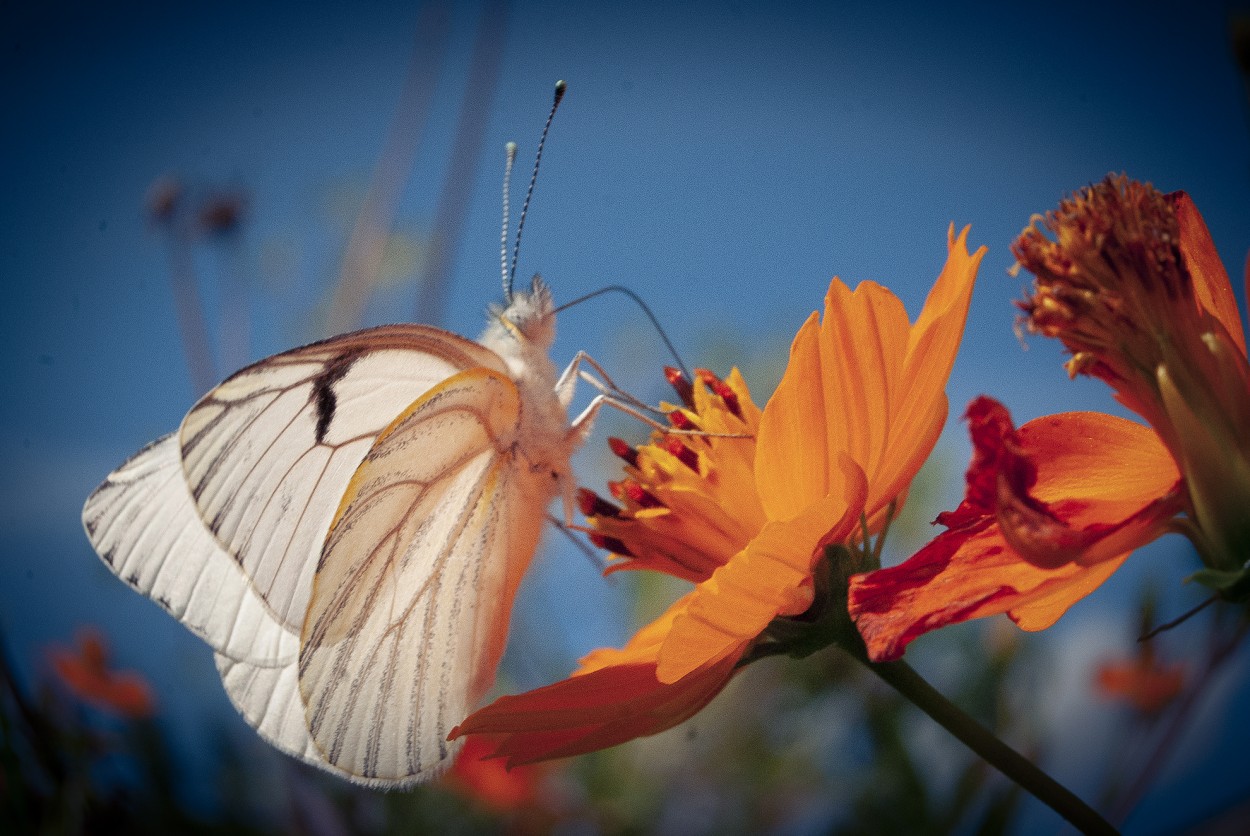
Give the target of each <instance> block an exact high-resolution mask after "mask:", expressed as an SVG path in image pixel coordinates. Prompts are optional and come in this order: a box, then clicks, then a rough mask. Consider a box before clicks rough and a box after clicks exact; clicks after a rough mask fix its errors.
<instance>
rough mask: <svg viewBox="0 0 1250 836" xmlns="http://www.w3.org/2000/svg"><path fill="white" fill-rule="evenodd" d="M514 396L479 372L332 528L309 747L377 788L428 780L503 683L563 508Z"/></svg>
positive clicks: (389, 443) (394, 440) (399, 441)
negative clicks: (551, 528) (521, 613)
mask: <svg viewBox="0 0 1250 836" xmlns="http://www.w3.org/2000/svg"><path fill="white" fill-rule="evenodd" d="M521 410H522V404H521V397H520V394H519V393H518V390H517V387H516V385H515V384H514V383H513V381H512V380H511V379H510V378H509V377H507V376H505V375H502V374H499V373H497V372H494V371H491V370H488V369H480V368H479V369H471V370H469V371H466V372H463V373H461V374H459V375H456V376H455V377H453V378H450V379H449V380H447V381H445V382H443V383H442V384H440V385H438V386H436V387H435V388H434V389H433V390H431V391H430V392H429V393H427V394H426V395H424V396H423V397H422V398H420V399H419V400H418V401H417V402H416V403H414V404H413V405H412V407H411V408H410V409H408V410H406V411H405V412H404V414H402V415H401V416H400V417H399V418H398V419H396V421H395V422H394V423H393V424H392V425H391V426H390V427H389V428H388V429H387V430H386V431H385V432H383V433H382V434H381V435H380V436H379V437H378V440H377V442H376V444H375V445H374V446H373V448H372V449H371V450H370V452H369V455H368V456H367V457H366V458H365V460H364V462H362V463H361V465H360V467H359V468H358V469H357V471H356V473H355V475H354V476H353V478H352V480H351V484H350V485H349V486H348V488H347V491H346V493H345V496H344V499H343V504H342V506H341V507H340V510H339V512H338V514H337V515H336V516H335V520H334V523H333V527H332V530H331V532H330V536H329V537H328V539H327V540H326V543H325V550H324V552H323V554H322V557H321V562H320V565H319V566H318V568H317V573H316V580H315V584H314V589H313V594H312V599H311V601H310V604H309V607H308V615H307V618H306V620H305V622H304V629H303V636H302V641H301V647H300V659H299V686H300V692H301V694H302V703H303V704H304V705H305V706H306V707H307V721H308V725H307V727H308V731H309V732H310V733H311V736H312V738H313V740H314V741H315V742H316V744H317V746H318V747H319V748H320V749H321V751H322V753H323V755H324V757H325V758H326V760H327V761H329V762H330V763H331V764H333V765H334V766H336V767H338V768H340V769H342V770H345V771H347V772H350V773H352V774H353V775H356V776H360V777H362V778H364V779H365V780H366V781H368V782H371V783H382V784H402V783H412V782H415V781H421V780H426V779H428V778H429V777H431V776H433V775H435V774H437V773H438V772H440V771H442V769H444V768H445V767H446V766H447V765H448V764H449V763H450V762H451V759H452V758H453V757H454V755H455V749H456V747H455V745H454V744H450V743H448V742H447V739H446V738H447V734H448V732H449V731H450V729H451V728H452V726H453V725H454V724H455V723H457V722H459V721H460V720H461V719H462V718H463V717H464V716H465V715H466V714H467V713H468V712H469V710H470V709H472V708H473V707H474V706H475V705H476V703H477V702H478V701H479V700H480V699H481V697H482V696H483V694H484V693H485V691H486V690H487V689H488V688H489V687H490V684H491V683H492V681H493V680H494V675H495V668H496V666H497V665H498V662H499V658H500V656H501V655H502V652H503V648H504V643H505V641H506V638H507V624H508V614H509V611H510V610H511V607H512V600H513V597H514V595H515V592H516V588H517V586H518V584H519V583H520V579H521V576H522V574H523V573H524V571H525V569H526V567H527V565H528V564H529V561H530V558H531V557H532V556H533V553H534V550H535V548H536V547H537V544H538V539H539V535H540V533H541V528H542V519H543V515H542V511H543V509H544V508H545V507H546V505H547V504H548V503H549V502H550V500H551V498H552V497H553V496H554V494H555V492H556V486H555V481H554V479H553V475H552V473H551V472H550V471H549V470H546V469H543V470H535V469H534V468H532V467H531V466H530V463H529V460H528V458H526V456H525V455H524V454H523V451H521V450H519V445H518V429H519V422H520V417H521Z"/></svg>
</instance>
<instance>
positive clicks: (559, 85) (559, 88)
mask: <svg viewBox="0 0 1250 836" xmlns="http://www.w3.org/2000/svg"><path fill="white" fill-rule="evenodd" d="M566 89H568V85H567V84H565V83H564V81H563V80H561V81H557V82H556V92H555V98H554V99H553V100H552V102H551V111H550V112H549V113H548V114H547V122H546V124H544V125H543V134H542V136H541V137H539V139H538V151H537V152H535V154H534V170H533V172H531V173H530V185H529V188H528V189H526V190H525V202H524V203H522V204H521V217H520V218H518V219H517V223H516V243H514V244H513V245H512V266H511V267H510V268H509V269H508V275H507V276H506V277H505V279H504V298H505V299H511V298H512V282H513V280H514V279H515V278H516V262H517V256H518V255H519V254H520V252H521V231H522V230H523V229H525V216H526V214H527V213H528V212H529V209H530V198H532V197H533V196H534V184H535V183H537V182H538V166H539V164H540V163H541V162H542V161H543V146H544V145H546V144H547V132H548V131H550V130H551V120H553V119H555V117H556V108H558V107H559V106H560V100H561V99H563V98H564V91H565V90H566Z"/></svg>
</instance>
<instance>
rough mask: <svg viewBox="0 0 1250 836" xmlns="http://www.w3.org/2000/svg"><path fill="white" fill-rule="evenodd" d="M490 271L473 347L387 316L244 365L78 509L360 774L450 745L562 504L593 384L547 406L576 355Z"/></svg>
mask: <svg viewBox="0 0 1250 836" xmlns="http://www.w3.org/2000/svg"><path fill="white" fill-rule="evenodd" d="M557 101H558V100H557ZM544 136H545V133H544ZM539 148H540V153H541V143H540V146H539ZM505 207H506V198H505ZM506 226H507V220H506V209H505V229H506ZM518 241H519V232H518ZM514 263H515V262H514ZM509 285H510V275H509V274H508V273H507V271H506V270H505V294H506V295H507V296H509V297H510V298H509V300H508V302H507V305H506V307H504V308H495V309H492V311H491V320H490V323H489V325H488V327H487V329H486V331H485V333H484V334H483V336H482V338H481V341H480V343H474V342H471V341H469V340H466V339H464V338H462V337H459V336H456V335H455V334H451V333H448V332H446V331H442V330H440V329H437V328H431V327H426V326H421V325H391V326H385V327H381V328H372V329H369V330H365V331H359V332H356V333H353V334H346V335H343V336H339V337H335V338H333V339H329V340H325V341H323V342H318V343H313V344H312V345H308V346H304V347H303V348H297V349H294V350H292V351H288V352H286V353H284V354H279V355H276V356H274V357H270V358H268V359H266V360H262V361H260V362H259V363H256V364H254V365H252V366H249V367H247V368H245V369H243V370H242V371H240V372H238V373H236V374H235V375H233V376H232V377H230V378H229V379H228V380H226V381H225V382H224V383H222V384H221V385H219V386H218V387H217V388H215V389H213V390H212V391H211V392H209V393H208V394H207V395H205V396H204V397H203V398H202V399H201V400H200V401H199V403H197V404H196V405H195V406H194V407H193V408H192V409H191V411H190V412H189V413H187V415H186V417H185V418H184V419H183V421H182V425H181V426H180V427H179V429H178V431H177V432H175V433H173V434H171V435H167V436H165V437H164V438H161V439H158V440H157V441H155V442H153V443H152V444H150V445H148V446H147V447H145V448H144V449H143V450H140V451H139V452H138V453H137V454H136V455H135V456H134V457H132V458H131V459H130V460H129V461H127V462H126V463H125V464H123V465H122V466H121V467H119V468H118V469H117V470H116V471H114V472H113V473H111V474H110V475H109V476H108V478H107V479H105V481H104V483H103V484H101V485H100V487H98V488H97V489H96V490H95V492H94V493H93V494H92V495H91V496H90V497H89V498H88V500H87V503H86V506H85V507H84V508H83V524H84V526H85V528H86V530H87V535H88V537H89V538H90V540H91V543H92V545H93V546H94V547H95V549H96V551H97V552H99V554H100V556H101V557H102V558H103V559H104V562H105V563H106V564H108V566H109V568H111V569H112V570H113V571H114V572H115V573H116V574H117V575H118V576H119V577H121V578H122V579H123V580H125V581H126V582H127V583H128V584H130V586H132V587H134V588H135V589H137V590H138V591H140V592H142V593H143V594H145V595H147V596H148V597H150V598H152V599H153V600H155V601H156V602H157V603H158V604H160V605H161V606H162V607H164V608H165V610H167V611H168V612H169V613H170V614H172V615H173V616H175V617H176V618H178V619H179V620H180V621H181V622H182V623H183V624H185V625H186V626H187V627H188V628H190V629H191V631H192V632H194V633H195V634H196V635H198V636H200V637H201V638H202V639H204V640H205V641H206V642H208V644H209V645H211V646H212V648H213V650H214V651H215V654H216V661H217V668H218V670H219V671H220V673H221V678H222V682H223V684H224V685H225V688H226V691H227V693H228V694H229V695H230V699H231V700H232V701H233V702H234V704H235V706H236V707H237V708H238V710H239V711H240V712H241V713H242V715H243V716H244V717H245V718H246V719H247V721H248V722H249V723H250V724H251V725H252V726H254V727H255V728H256V730H257V731H258V732H259V733H260V735H261V736H262V737H263V738H265V739H266V740H267V741H269V742H270V743H272V744H273V745H274V746H276V747H277V748H279V749H282V750H283V751H285V752H288V753H291V754H293V755H295V756H297V757H300V758H302V759H304V760H305V761H307V762H309V763H312V764H315V765H317V766H319V767H322V768H325V769H327V770H329V771H331V772H335V773H337V774H339V775H342V776H344V777H347V778H350V779H352V780H355V781H358V782H360V783H364V784H370V785H374V786H383V787H396V786H404V785H409V784H413V783H417V782H420V781H424V780H428V779H429V778H431V777H433V776H435V775H437V774H438V773H439V772H441V771H442V770H443V769H444V768H446V766H447V765H448V764H449V763H450V762H451V761H452V759H453V758H454V757H455V754H456V752H457V751H458V748H459V743H449V742H448V741H447V739H446V738H447V734H448V732H449V731H450V729H451V728H452V727H453V726H454V725H455V724H456V723H458V722H459V721H461V720H462V719H463V718H464V717H465V716H466V715H467V714H468V713H469V712H470V711H471V710H472V709H473V708H474V707H475V706H476V704H477V703H478V702H479V701H480V700H481V698H482V697H483V696H484V695H485V693H486V691H487V690H488V689H489V687H490V686H491V684H492V682H493V681H494V677H495V669H496V667H497V665H498V662H499V658H500V656H501V655H502V653H503V650H504V644H505V642H506V639H507V632H508V617H509V614H510V612H511V609H512V601H513V597H514V595H515V593H516V590H517V586H518V584H519V583H520V581H521V577H522V575H523V574H524V572H525V570H526V568H527V566H528V564H529V562H530V559H531V558H532V556H533V554H534V551H535V549H536V548H537V544H538V540H539V536H540V534H541V531H542V526H543V522H544V519H545V510H546V508H547V506H548V505H549V504H550V502H551V500H552V499H554V498H555V497H556V496H562V497H563V499H564V503H565V516H566V519H567V518H568V516H569V514H570V513H571V507H572V491H573V489H574V487H575V485H574V482H573V477H572V474H571V472H570V469H569V457H570V455H571V454H572V453H573V451H574V450H575V449H576V448H577V447H578V446H579V445H580V444H581V443H582V441H583V440H584V438H585V436H586V434H587V433H588V432H589V429H590V425H591V423H592V421H593V419H594V415H595V413H596V411H597V409H598V407H599V406H600V405H601V404H602V403H603V402H605V401H610V400H611V399H610V398H605V396H604V395H602V394H601V395H599V396H598V397H596V398H595V399H594V400H593V401H592V402H591V404H590V405H589V406H588V407H587V408H586V410H585V411H584V412H583V413H582V414H581V415H580V416H579V417H578V418H577V419H575V420H574V421H572V422H569V420H568V417H567V408H568V405H569V402H570V400H571V399H572V397H573V389H574V385H575V383H576V378H577V376H578V371H577V370H578V364H579V362H580V361H581V360H582V359H584V356H583V355H581V354H579V355H578V357H577V358H576V359H575V360H574V361H573V362H572V363H571V364H570V365H569V367H568V369H566V370H565V372H564V373H563V374H560V375H558V376H557V373H556V367H555V366H554V365H553V364H552V363H551V360H550V359H549V358H548V356H547V352H548V350H549V348H550V347H551V344H552V342H553V341H554V339H555V308H554V305H553V303H552V298H551V294H550V292H549V291H548V289H547V288H546V286H545V285H543V283H542V282H541V280H540V279H538V278H537V277H535V279H534V282H533V286H532V288H531V290H530V291H529V292H517V293H514V294H513V293H511V292H510V287H509ZM590 362H591V363H592V364H593V361H590Z"/></svg>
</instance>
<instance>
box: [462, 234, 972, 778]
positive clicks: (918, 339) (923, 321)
mask: <svg viewBox="0 0 1250 836" xmlns="http://www.w3.org/2000/svg"><path fill="white" fill-rule="evenodd" d="M984 252H985V250H984V248H981V249H979V250H977V252H976V253H974V254H971V255H970V254H969V253H968V249H967V230H966V229H965V230H964V231H963V233H962V234H960V235H959V236H958V238H956V236H955V234H954V228H953V227H952V228H951V231H950V235H949V240H948V255H947V261H946V266H945V267H944V269H943V270H942V273H941V275H940V276H939V277H938V280H937V282H936V284H935V285H934V287H933V289H932V291H931V292H930V293H929V297H928V299H927V300H926V302H925V307H924V310H923V311H922V312H921V314H920V316H919V318H918V319H917V321H916V322H915V323H914V324H912V323H910V322H909V321H908V318H907V313H906V311H905V310H904V309H903V305H902V303H901V302H900V301H899V300H898V298H897V297H895V296H894V295H893V294H891V293H890V292H889V291H888V290H886V289H885V288H884V287H882V286H880V285H878V284H875V283H872V282H865V283H863V284H861V285H859V287H858V288H856V289H855V290H854V291H852V290H851V289H850V288H848V287H847V286H846V285H845V284H843V283H842V282H841V281H840V280H838V279H836V278H835V279H834V280H833V282H832V283H831V284H830V286H829V291H828V294H827V295H826V297H825V310H824V318H823V320H822V319H820V318H819V317H818V316H817V314H815V313H813V314H812V315H811V317H810V318H809V319H808V320H807V322H805V323H804V325H803V327H802V328H801V329H799V332H798V334H797V335H796V336H795V338H794V343H793V345H792V347H791V350H790V362H789V365H788V366H787V368H786V372H785V375H784V376H783V378H782V381H781V383H780V384H779V386H778V388H777V391H776V392H775V393H774V395H773V397H772V398H771V399H770V400H769V402H768V404H767V406H766V407H765V409H764V410H763V411H762V412H761V411H760V410H759V408H758V407H756V406H755V404H754V403H753V402H752V400H751V395H750V392H749V391H748V390H747V387H746V384H745V383H744V382H743V380H742V378H741V376H740V375H739V374H738V373H737V372H736V371H734V372H732V373H731V374H730V375H729V377H728V378H727V379H725V380H723V381H722V380H720V379H718V378H716V377H715V376H713V375H712V374H710V373H708V372H706V371H700V372H699V373H698V379H697V381H696V382H694V383H693V384H692V382H690V381H687V380H685V379H684V378H682V377H680V376H679V375H677V374H676V373H670V381H671V382H673V383H674V387H675V388H676V389H677V392H678V396H679V399H680V400H681V401H682V406H681V407H680V408H677V409H675V410H674V411H673V413H672V416H671V417H672V420H673V423H674V425H675V426H676V427H677V428H678V429H689V430H697V431H699V432H700V433H706V435H704V434H693V435H675V434H661V433H656V434H654V435H653V437H652V439H651V442H650V443H649V444H644V445H640V446H639V447H637V448H630V447H629V446H628V445H625V444H624V443H622V442H619V441H614V442H613V446H614V449H615V450H616V452H617V453H618V454H619V455H621V456H622V458H624V459H625V461H626V468H625V479H624V480H622V481H620V482H617V483H613V484H612V486H611V490H612V494H613V495H614V497H615V498H616V500H617V502H616V503H613V502H609V501H608V500H605V499H603V498H600V497H598V496H596V495H595V494H593V493H591V492H589V491H583V492H582V493H581V504H582V510H583V512H584V513H585V514H586V516H587V517H588V519H589V520H590V522H591V525H592V526H594V528H595V529H596V534H595V535H594V536H595V539H596V542H598V543H599V544H600V545H602V546H604V547H606V548H608V549H610V550H611V551H613V552H614V553H615V556H616V559H617V562H616V564H615V565H614V566H613V567H612V569H649V570H653V571H660V572H665V573H667V574H671V575H675V576H677V577H679V578H683V579H685V580H688V581H691V582H693V583H694V584H695V587H694V589H693V590H692V591H691V592H690V593H688V594H687V595H685V596H684V597H682V598H681V599H680V600H678V601H677V602H676V603H675V604H674V605H673V606H672V607H670V608H669V609H668V611H667V612H665V613H664V614H663V615H661V616H660V617H659V618H658V619H656V620H655V621H654V622H652V623H651V624H649V625H647V626H646V627H643V628H642V629H641V630H640V631H639V632H638V633H637V634H636V635H635V636H634V637H633V638H632V639H631V640H630V641H629V642H628V643H627V644H626V646H625V647H624V648H621V649H619V650H618V649H611V648H605V649H600V650H596V651H594V652H592V653H590V654H589V655H588V656H586V657H585V658H584V659H583V660H582V662H581V666H580V667H579V668H578V670H577V671H576V672H574V674H573V675H572V676H571V677H570V678H569V679H566V680H563V681H561V682H557V683H555V684H553V685H549V686H547V687H544V688H539V689H537V690H535V691H531V692H529V693H525V694H520V695H517V696H509V697H503V698H501V699H499V700H497V701H496V702H494V703H493V704H491V705H489V706H487V707H485V708H483V709H481V710H480V711H478V712H476V713H475V714H473V715H472V716H470V717H469V718H468V719H466V720H465V721H464V722H463V723H462V724H461V725H460V726H459V727H458V728H457V729H455V730H453V732H452V736H453V737H456V736H460V735H466V734H483V735H496V736H499V737H497V738H496V739H498V740H499V743H498V745H497V748H496V754H497V755H499V756H501V757H505V758H507V759H508V762H509V763H510V764H515V763H525V762H529V761H534V760H540V759H544V758H553V757H563V756H567V755H574V754H580V753H583V752H589V751H593V750H596V749H602V748H605V747H608V746H612V745H615V744H617V743H621V742H623V741H626V740H629V739H631V738H635V737H639V736H642V735H647V734H653V733H655V732H658V731H662V730H664V729H667V728H670V727H672V726H674V725H676V724H678V723H680V722H682V721H683V720H685V719H687V718H689V717H690V716H692V715H693V714H694V713H696V712H697V711H699V710H700V709H701V708H702V707H703V706H704V705H706V704H707V703H708V701H709V700H711V699H712V698H713V697H714V696H715V695H716V694H717V693H718V692H719V691H720V690H721V689H722V688H724V686H725V684H726V683H727V682H728V681H729V680H730V678H731V677H732V676H733V674H734V671H735V670H736V669H737V668H738V666H739V664H740V662H742V661H743V659H744V657H745V656H746V655H747V653H748V652H749V651H750V650H751V649H752V648H753V647H754V646H755V645H757V644H758V643H761V642H767V641H769V640H770V637H769V628H770V624H772V623H773V622H774V620H775V619H778V618H786V617H791V616H798V615H801V614H803V613H805V612H806V611H807V610H808V609H809V608H811V607H812V604H813V601H814V599H815V591H814V588H815V584H814V582H813V571H814V569H815V567H816V566H817V564H818V562H819V561H820V559H821V558H822V556H823V554H824V549H825V547H826V546H828V545H831V544H837V543H843V542H849V541H853V540H856V539H858V538H859V537H860V536H861V534H862V532H863V527H864V526H865V525H866V526H867V528H868V530H869V532H870V533H872V532H875V531H877V530H879V528H880V527H881V526H882V525H883V524H884V522H885V520H886V517H887V515H888V513H889V511H890V508H891V505H893V504H895V503H897V502H901V500H902V497H903V495H904V493H905V492H906V490H907V486H908V485H909V483H910V482H911V479H912V478H913V477H914V476H915V474H916V471H917V470H919V468H920V466H921V464H922V463H923V462H924V460H925V459H926V458H927V457H928V454H929V452H930V450H931V449H932V447H933V444H934V443H935V442H936V440H937V437H938V434H939V433H940V432H941V429H942V426H943V424H944V422H945V419H946V413H947V401H946V394H945V385H946V379H947V377H948V376H949V374H950V370H951V366H952V364H953V363H954V358H955V353H956V350H957V349H958V346H959V341H960V337H961V336H962V333H963V325H964V320H965V318H966V316H967V311H968V303H969V300H970V298H971V294H972V287H973V283H974V281H975V278H976V271H977V267H978V265H979V264H980V261H981V258H982V256H983V255H984ZM618 503H619V504H618Z"/></svg>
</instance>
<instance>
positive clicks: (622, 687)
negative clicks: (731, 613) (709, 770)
mask: <svg viewBox="0 0 1250 836" xmlns="http://www.w3.org/2000/svg"><path fill="white" fill-rule="evenodd" d="M736 662H737V660H736V659H735V658H732V657H731V658H728V659H725V660H723V661H721V662H720V663H718V664H716V665H713V666H711V667H709V668H705V669H703V670H700V671H698V672H696V673H694V674H692V675H691V676H688V677H686V678H684V679H682V680H681V681H680V682H679V683H677V684H675V685H664V684H662V683H661V682H660V681H659V680H658V679H656V676H655V666H654V665H646V664H638V665H624V666H613V667H607V668H602V669H599V670H596V671H592V672H590V673H587V674H583V675H581V676H575V677H572V678H570V679H565V680H561V681H560V682H556V683H554V684H552V685H548V686H546V687H544V688H539V689H537V690H534V691H529V692H527V693H524V694H517V695H515V696H510V697H500V698H499V699H498V700H496V701H495V702H493V703H491V704H490V705H488V706H486V707H485V708H482V709H480V710H478V711H476V712H474V713H473V714H472V715H470V716H469V717H468V718H467V719H466V720H465V721H464V722H463V723H461V724H460V725H459V726H457V727H456V728H454V729H452V732H451V734H450V735H449V736H448V737H449V739H454V738H457V737H461V736H463V735H467V734H487V735H501V736H502V737H501V738H500V741H499V743H498V744H497V746H496V748H495V756H496V757H503V758H507V763H508V765H509V766H515V765H517V764H524V763H532V762H534V761H539V760H547V759H550V758H563V757H569V756H571V755H580V754H584V753H586V752H593V751H596V750H599V749H606V748H607V747H609V746H615V745H617V744H619V743H624V742H625V741H627V740H632V739H634V738H635V737H643V736H645V735H649V734H655V733H656V732H661V731H664V730H665V729H669V728H672V727H673V726H675V725H677V724H678V723H681V722H682V721H684V720H686V719H688V718H690V717H692V716H693V715H694V714H696V713H697V712H698V711H699V710H701V709H702V708H703V707H704V706H705V705H707V704H708V702H710V701H711V699H712V698H713V697H714V696H716V695H717V694H718V693H720V691H721V689H722V688H724V687H725V685H726V684H727V683H728V682H729V679H730V677H732V676H733V672H734V665H735V663H736Z"/></svg>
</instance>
